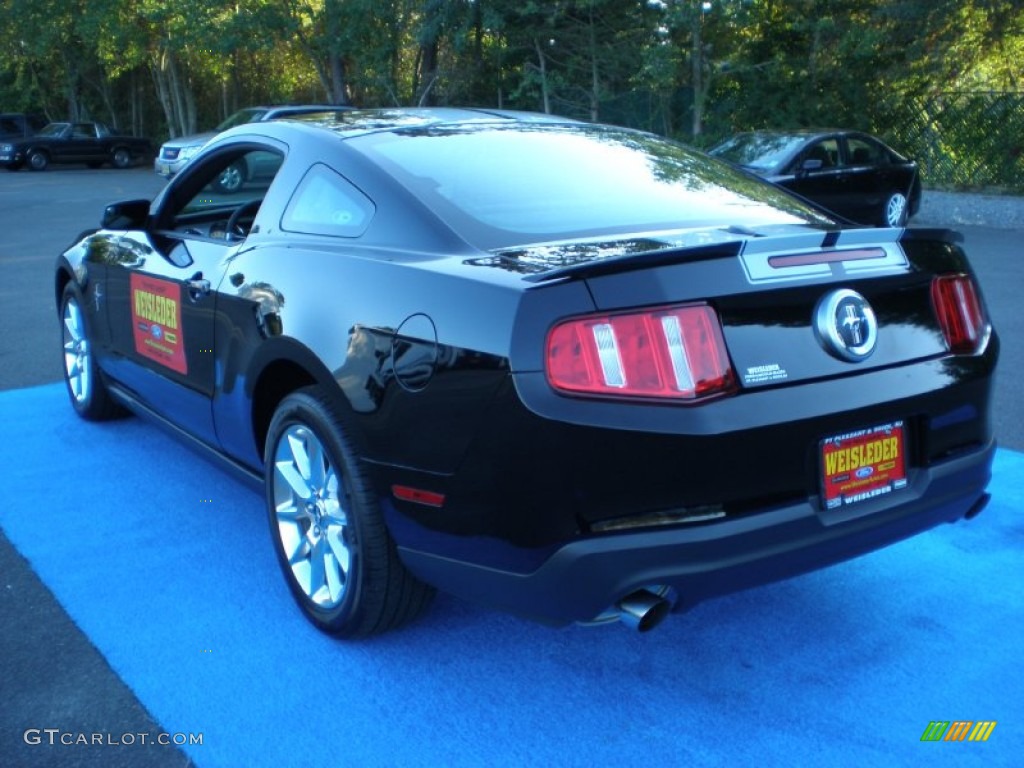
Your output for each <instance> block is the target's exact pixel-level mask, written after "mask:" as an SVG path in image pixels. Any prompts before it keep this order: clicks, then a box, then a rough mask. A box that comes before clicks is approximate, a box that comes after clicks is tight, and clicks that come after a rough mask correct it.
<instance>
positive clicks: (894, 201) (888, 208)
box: [881, 192, 909, 227]
mask: <svg viewBox="0 0 1024 768" xmlns="http://www.w3.org/2000/svg"><path fill="white" fill-rule="evenodd" d="M908 213H909V208H908V205H907V196H906V195H904V194H903V193H902V192H893V193H892V194H891V195H889V197H887V198H886V200H885V207H884V208H882V221H881V224H882V226H883V227H903V226H906V223H907V214H908Z"/></svg>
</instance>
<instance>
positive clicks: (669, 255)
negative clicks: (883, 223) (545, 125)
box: [523, 227, 963, 283]
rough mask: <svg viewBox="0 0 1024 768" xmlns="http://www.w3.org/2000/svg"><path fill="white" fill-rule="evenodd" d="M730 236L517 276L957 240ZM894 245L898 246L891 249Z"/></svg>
mask: <svg viewBox="0 0 1024 768" xmlns="http://www.w3.org/2000/svg"><path fill="white" fill-rule="evenodd" d="M725 231H726V232H727V233H730V234H735V235H736V239H735V240H727V241H725V242H720V243H714V244H711V245H698V246H688V247H682V248H665V249H658V250H651V251H643V252H634V253H626V254H621V255H616V256H611V257H608V258H604V259H594V260H592V261H585V262H580V263H578V264H571V265H568V266H565V267H556V268H555V269H551V270H546V271H543V272H538V273H536V274H532V275H526V276H524V277H523V280H524V281H526V282H530V283H545V282H551V281H554V280H571V279H577V280H578V279H586V278H592V277H598V276H600V275H608V274H616V273H622V272H630V271H635V270H641V269H651V268H655V267H663V266H669V265H672V264H683V263H690V262H696V261H709V260H713V259H725V258H736V257H739V256H744V257H746V259H747V260H751V261H761V260H764V259H765V258H767V257H768V255H770V254H779V253H784V252H786V251H793V252H797V253H800V252H808V251H815V250H819V249H823V250H828V249H847V248H857V247H860V246H883V250H885V251H891V250H892V247H894V246H890V247H889V248H884V246H887V245H890V244H893V243H897V242H900V241H907V240H931V241H939V242H944V243H959V242H962V240H963V236H962V235H961V234H960V233H959V232H954V231H952V230H948V229H885V228H875V227H856V228H851V229H839V230H830V231H827V232H822V231H812V232H806V231H805V232H798V233H786V234H780V235H767V236H766V235H761V234H758V233H756V232H753V231H749V230H744V229H739V228H736V229H729V230H725ZM897 250H898V249H897Z"/></svg>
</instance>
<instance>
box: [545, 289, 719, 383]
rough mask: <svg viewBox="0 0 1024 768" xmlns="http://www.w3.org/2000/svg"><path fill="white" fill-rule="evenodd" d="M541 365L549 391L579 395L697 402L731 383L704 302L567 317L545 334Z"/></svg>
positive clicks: (712, 318) (710, 312) (715, 322)
mask: <svg viewBox="0 0 1024 768" xmlns="http://www.w3.org/2000/svg"><path fill="white" fill-rule="evenodd" d="M545 361H546V368H547V376H548V381H549V382H550V383H551V386H553V387H554V388H555V389H558V390H561V391H564V392H570V393H577V394H587V395H603V396H613V397H652V398H673V399H682V400H697V399H699V398H704V397H710V396H712V395H717V394H721V393H723V392H728V391H730V390H731V389H733V387H734V386H735V381H736V377H735V374H734V373H733V370H732V365H731V364H730V363H729V355H728V353H727V352H726V350H725V340H724V339H723V338H722V329H721V326H720V325H719V323H718V317H717V316H716V315H715V313H714V311H713V310H712V309H711V307H709V306H707V305H704V304H700V305H691V306H684V307H661V308H657V309H650V310H646V311H644V312H629V313H621V314H609V315H590V316H588V317H581V318H575V319H572V320H566V321H564V322H562V323H559V324H558V325H556V326H555V327H554V328H552V329H551V332H550V333H549V334H548V341H547V350H546V354H545Z"/></svg>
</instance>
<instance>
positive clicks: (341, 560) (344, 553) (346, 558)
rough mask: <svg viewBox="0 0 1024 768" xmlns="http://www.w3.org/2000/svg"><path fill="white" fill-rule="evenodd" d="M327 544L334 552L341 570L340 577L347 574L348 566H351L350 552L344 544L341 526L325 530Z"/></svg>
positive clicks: (343, 533) (343, 532)
mask: <svg viewBox="0 0 1024 768" xmlns="http://www.w3.org/2000/svg"><path fill="white" fill-rule="evenodd" d="M327 544H328V546H330V548H331V552H332V553H333V554H334V558H335V560H336V561H337V564H338V568H339V569H340V570H341V574H340V575H341V577H342V578H343V579H344V578H345V577H347V576H348V571H349V568H350V567H351V566H352V552H351V551H350V550H349V548H348V545H346V544H345V531H344V529H343V528H339V527H333V526H332V527H331V528H330V529H329V530H328V532H327Z"/></svg>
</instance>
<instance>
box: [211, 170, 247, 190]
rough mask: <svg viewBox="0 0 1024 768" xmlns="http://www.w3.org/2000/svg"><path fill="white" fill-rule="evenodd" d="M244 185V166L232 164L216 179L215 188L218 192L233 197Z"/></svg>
mask: <svg viewBox="0 0 1024 768" xmlns="http://www.w3.org/2000/svg"><path fill="white" fill-rule="evenodd" d="M244 184H245V164H244V163H241V162H238V163H232V164H231V165H229V166H228V167H227V168H225V169H224V170H223V171H221V174H220V176H219V177H218V178H217V183H216V185H215V186H216V188H217V191H218V192H223V193H224V194H227V195H233V194H235V192H237V191H238V190H240V189H241V188H242V185H244Z"/></svg>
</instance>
